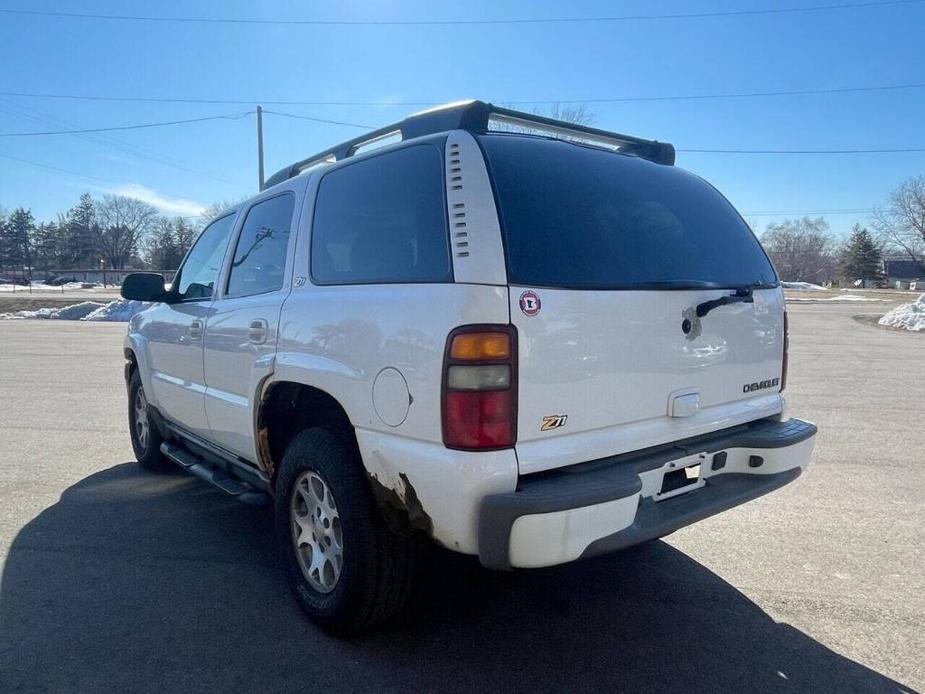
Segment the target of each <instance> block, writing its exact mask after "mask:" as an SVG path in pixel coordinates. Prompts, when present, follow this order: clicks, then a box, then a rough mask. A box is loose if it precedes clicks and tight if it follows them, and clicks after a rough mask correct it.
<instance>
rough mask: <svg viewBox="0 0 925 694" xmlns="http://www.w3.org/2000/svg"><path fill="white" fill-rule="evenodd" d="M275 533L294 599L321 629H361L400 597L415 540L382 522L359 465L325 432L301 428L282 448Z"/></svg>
mask: <svg viewBox="0 0 925 694" xmlns="http://www.w3.org/2000/svg"><path fill="white" fill-rule="evenodd" d="M276 532H277V540H278V542H279V546H280V550H281V552H282V555H283V565H284V568H285V571H286V577H287V579H288V581H289V585H290V587H291V588H292V591H293V593H294V594H295V596H296V599H297V600H298V601H299V605H300V606H301V607H302V609H303V610H304V611H305V612H306V613H307V614H308V615H309V616H310V617H311V618H312V619H313V620H314V621H315V622H317V623H318V624H319V625H321V626H322V627H324V628H325V629H327V630H329V631H332V632H334V633H338V634H342V635H347V634H351V633H356V632H358V631H362V630H364V629H368V628H370V627H372V626H374V625H375V624H378V623H380V622H382V621H384V620H386V619H388V618H389V617H391V616H392V615H394V614H395V613H396V612H398V611H399V610H400V609H401V608H402V607H403V606H404V604H405V602H406V601H407V598H408V595H409V593H410V588H411V583H412V576H413V573H414V566H415V562H416V555H417V543H416V540H415V538H413V537H411V536H410V535H404V534H398V533H396V532H394V531H392V530H391V529H390V528H389V527H388V526H387V525H386V523H385V521H384V519H383V518H382V516H381V514H380V512H379V509H378V508H377V506H376V503H375V500H374V499H373V497H372V494H371V492H370V490H369V486H368V483H367V482H366V479H365V472H364V470H363V466H362V463H361V462H360V461H359V460H357V459H356V456H355V455H354V454H353V452H352V451H351V450H350V447H349V446H348V445H347V443H345V442H344V441H343V440H342V439H341V438H340V437H338V436H337V435H336V434H334V433H333V432H332V431H329V430H327V429H320V428H316V429H306V430H304V431H302V432H300V433H299V434H297V435H296V437H295V438H294V439H293V440H292V442H291V443H290V444H289V447H288V448H287V449H286V453H285V455H284V456H283V462H282V464H281V465H280V470H279V474H278V477H277V482H276Z"/></svg>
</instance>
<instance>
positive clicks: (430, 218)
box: [311, 145, 453, 284]
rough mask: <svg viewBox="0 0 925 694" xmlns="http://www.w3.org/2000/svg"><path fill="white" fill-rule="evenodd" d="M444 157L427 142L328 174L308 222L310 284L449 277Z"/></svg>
mask: <svg viewBox="0 0 925 694" xmlns="http://www.w3.org/2000/svg"><path fill="white" fill-rule="evenodd" d="M444 193H445V191H444V183H443V157H442V155H441V153H440V150H439V149H437V148H436V147H434V146H433V145H415V146H413V147H408V148H406V149H399V150H396V151H394V152H388V153H385V154H380V155H377V156H374V157H371V158H369V159H365V160H363V161H358V162H356V163H353V164H349V165H347V166H344V167H343V168H340V169H336V170H334V171H331V172H330V173H328V174H326V175H325V176H324V178H322V179H321V184H320V186H319V188H318V199H317V201H316V203H315V215H314V221H313V223H312V244H311V256H312V259H311V270H312V279H313V280H314V281H315V283H316V284H374V283H380V282H381V283H390V282H391V283H395V282H451V281H452V280H453V275H452V269H451V266H450V248H449V232H448V230H447V223H446V203H445V200H444Z"/></svg>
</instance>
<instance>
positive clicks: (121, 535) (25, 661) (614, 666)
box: [0, 464, 910, 692]
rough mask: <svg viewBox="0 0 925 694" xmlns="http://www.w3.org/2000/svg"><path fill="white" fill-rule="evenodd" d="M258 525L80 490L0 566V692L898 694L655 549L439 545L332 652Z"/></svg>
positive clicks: (183, 501) (133, 473)
mask: <svg viewBox="0 0 925 694" xmlns="http://www.w3.org/2000/svg"><path fill="white" fill-rule="evenodd" d="M271 526H272V519H271V514H270V513H269V511H268V509H266V508H252V507H247V506H243V505H240V504H238V503H236V502H234V501H233V500H230V499H229V498H227V497H225V496H224V495H222V494H221V493H220V492H217V491H215V490H212V489H209V488H207V487H205V486H204V485H202V484H201V483H200V482H198V481H197V480H194V479H192V478H188V477H186V476H184V475H180V474H166V475H152V474H150V473H146V472H144V471H142V470H141V469H140V468H138V467H137V465H135V464H123V465H118V466H115V467H113V468H111V469H109V470H105V471H103V472H100V473H97V474H95V475H92V476H90V477H88V478H86V479H84V480H82V481H81V482H79V483H78V484H75V485H74V486H72V487H71V488H69V489H68V490H67V491H66V492H65V493H64V494H63V495H62V497H61V499H60V501H59V502H58V503H56V504H55V505H54V506H52V507H50V508H48V509H47V510H46V511H44V512H43V513H41V514H40V515H39V516H38V517H37V518H35V519H34V520H33V521H31V522H30V523H29V524H28V525H27V526H26V527H24V528H23V529H22V530H21V531H20V532H19V534H18V536H17V537H16V538H15V540H14V542H13V544H12V548H11V551H10V554H9V556H8V558H7V560H6V564H5V566H4V569H3V575H2V584H0V683H3V684H2V685H0V689H3V690H4V691H11V692H12V691H17V692H25V691H55V692H61V691H82V692H86V691H133V692H136V691H159V692H160V691H175V690H183V691H194V692H204V691H221V692H229V691H234V692H239V691H297V690H298V691H312V690H314V691H326V692H331V691H360V690H364V691H370V690H372V691H384V690H412V691H448V690H451V691H453V690H455V691H458V690H478V691H525V690H528V691H534V692H538V691H552V690H557V691H562V690H569V691H571V690H598V691H618V690H624V689H625V690H629V691H639V690H646V691H684V692H718V691H736V692H757V691H787V692H792V691H816V692H818V691H837V692H849V691H876V692H900V691H910V689H909V688H908V687H904V686H902V685H900V684H899V683H897V682H895V681H892V680H890V679H888V678H887V677H884V676H882V675H880V674H878V673H877V672H875V671H873V670H871V669H869V668H867V667H864V666H862V665H860V664H858V663H856V662H853V661H851V660H849V659H847V658H844V657H842V656H840V655H838V654H837V653H835V652H833V651H831V650H829V649H828V648H826V647H825V646H823V645H822V644H820V643H818V642H817V641H815V640H813V639H812V638H810V637H808V636H807V635H805V634H803V633H802V632H800V631H799V630H797V629H794V628H792V627H790V626H788V625H787V624H781V623H777V622H775V621H774V620H773V619H771V618H770V617H769V616H768V615H767V614H765V613H764V612H763V611H762V610H761V609H759V608H758V607H757V606H756V605H755V604H754V603H752V602H750V601H749V600H748V599H747V598H746V597H745V596H744V595H743V594H742V593H740V592H739V591H737V590H736V589H734V588H733V587H732V586H730V585H729V584H728V583H726V582H725V581H723V580H722V579H721V578H719V577H718V576H716V575H715V574H713V573H711V572H710V571H709V570H708V569H706V568H705V567H704V566H702V565H700V564H698V563H697V562H696V561H693V560H692V559H690V558H689V557H687V556H686V555H684V554H683V553H681V552H679V551H677V550H675V549H673V548H672V547H671V546H670V545H668V544H666V543H663V542H656V543H651V544H649V545H647V546H644V547H641V548H638V549H634V550H629V551H627V552H623V553H622V554H616V555H611V556H608V557H601V558H598V559H594V560H590V561H586V562H581V563H577V564H573V565H569V566H564V567H558V568H554V569H548V570H539V571H530V572H514V573H493V572H488V571H484V570H482V569H481V568H480V567H479V566H478V565H477V563H476V562H474V561H472V560H471V559H469V558H466V557H460V556H456V555H451V554H449V553H446V552H442V551H434V552H432V553H429V554H428V556H427V559H426V561H425V567H424V568H423V571H422V573H421V586H420V588H419V589H418V591H417V592H416V595H415V598H414V599H413V601H412V604H411V605H410V607H409V608H408V610H407V611H406V612H405V613H404V614H403V615H402V616H401V617H399V618H398V619H397V620H396V621H394V622H393V623H391V624H390V625H388V626H386V627H384V628H382V629H380V630H378V631H377V632H375V633H373V634H369V635H366V636H362V637H360V638H356V639H354V640H351V641H338V640H336V639H334V638H332V637H329V636H327V635H325V634H323V633H322V632H320V631H319V630H317V629H316V628H315V627H314V626H313V625H312V624H311V623H310V622H309V621H308V620H307V619H305V618H304V617H303V616H302V614H301V613H300V612H299V611H298V609H297V608H296V605H295V602H294V601H293V600H292V599H291V597H290V595H289V593H288V589H287V587H286V585H285V582H284V579H283V577H282V573H281V571H280V570H279V568H278V563H277V559H276V556H275V550H274V548H273V542H272V534H271V530H272V527H271ZM769 570H771V569H769ZM782 578H784V577H782Z"/></svg>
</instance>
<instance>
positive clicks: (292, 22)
mask: <svg viewBox="0 0 925 694" xmlns="http://www.w3.org/2000/svg"><path fill="white" fill-rule="evenodd" d="M923 1H925V0H885V1H884V0H880V1H878V2H858V3H837V4H828V5H807V6H804V7H765V8H758V9H752V10H719V11H714V12H679V13H674V14H632V15H612V16H598V17H545V18H544V17H521V18H513V19H430V20H424V19H420V20H336V19H334V20H332V19H260V18H234V17H181V16H173V17H170V16H167V17H158V16H153V15H126V14H102V13H89V12H55V11H43V10H10V9H0V12H2V13H4V14H13V15H22V16H31V17H58V18H63V19H102V20H115V21H132V22H158V23H187V24H253V25H275V26H462V25H478V26H485V25H511V24H566V23H568V24H593V23H605V22H634V21H655V20H662V19H674V20H679V19H709V18H715V17H748V16H752V17H754V16H762V15H781V14H794V13H802V12H824V11H830V10H851V9H862V8H879V7H890V6H897V5H914V4H920V3H921V2H923Z"/></svg>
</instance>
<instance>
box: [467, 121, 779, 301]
mask: <svg viewBox="0 0 925 694" xmlns="http://www.w3.org/2000/svg"><path fill="white" fill-rule="evenodd" d="M480 139H481V143H482V146H483V148H484V150H485V153H486V158H487V160H488V166H489V170H490V173H491V177H492V181H493V184H494V188H495V195H496V196H497V201H498V206H499V213H500V216H501V225H502V230H503V233H504V240H505V252H506V254H507V264H508V281H509V282H510V283H511V284H519V285H529V286H547V287H565V288H569V287H571V288H580V289H645V288H658V287H671V288H683V287H697V286H716V287H739V286H751V285H773V284H776V282H777V276H776V274H775V272H774V269H773V267H772V266H771V263H770V261H769V260H768V258H767V256H766V255H765V253H764V251H763V250H762V248H761V246H760V245H759V244H758V241H757V239H755V236H754V234H752V232H751V230H750V229H749V228H748V226H747V225H746V224H745V222H744V221H743V220H742V218H741V217H740V216H739V214H738V213H737V212H736V211H735V210H734V209H733V207H732V205H730V204H729V202H728V201H727V200H726V199H725V198H724V197H723V196H722V195H720V194H719V193H718V192H717V191H716V190H715V189H714V188H713V187H712V186H710V185H709V184H707V183H706V182H704V181H703V180H701V179H700V178H698V177H697V176H694V175H693V174H690V173H687V172H686V171H682V170H681V169H677V168H675V167H673V166H663V165H660V164H654V163H652V162H649V161H646V160H644V159H640V158H637V157H632V156H627V155H622V154H617V153H614V152H608V151H606V150H601V149H597V148H592V147H587V146H582V145H577V144H574V143H568V142H563V141H561V140H553V139H548V138H539V137H528V136H518V135H500V134H488V135H483V136H481V138H480Z"/></svg>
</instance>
